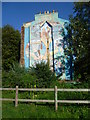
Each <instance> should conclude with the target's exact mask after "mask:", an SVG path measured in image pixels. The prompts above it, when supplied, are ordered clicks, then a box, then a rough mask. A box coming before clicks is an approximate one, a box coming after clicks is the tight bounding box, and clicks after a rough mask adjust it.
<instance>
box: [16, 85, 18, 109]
mask: <svg viewBox="0 0 90 120" xmlns="http://www.w3.org/2000/svg"><path fill="white" fill-rule="evenodd" d="M17 106H18V86H16V97H15V107H17Z"/></svg>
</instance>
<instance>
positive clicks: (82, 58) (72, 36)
mask: <svg viewBox="0 0 90 120" xmlns="http://www.w3.org/2000/svg"><path fill="white" fill-rule="evenodd" d="M89 13H90V2H85V3H84V2H80V3H79V2H78V3H74V14H73V15H71V16H70V24H69V25H66V29H67V31H68V36H65V38H66V37H67V38H66V39H67V42H68V43H69V47H68V49H67V50H66V51H67V52H68V54H72V55H73V56H74V58H76V59H75V62H74V66H75V72H76V74H77V75H78V74H81V78H82V79H83V80H88V79H89V68H90V58H89V54H90V42H89V38H90V19H89V17H90V15H89Z"/></svg>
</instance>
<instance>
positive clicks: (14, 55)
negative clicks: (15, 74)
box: [2, 25, 21, 70]
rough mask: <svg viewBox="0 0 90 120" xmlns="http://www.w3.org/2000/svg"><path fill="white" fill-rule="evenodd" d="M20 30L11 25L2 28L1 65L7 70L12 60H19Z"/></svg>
mask: <svg viewBox="0 0 90 120" xmlns="http://www.w3.org/2000/svg"><path fill="white" fill-rule="evenodd" d="M20 40H21V36H20V32H19V31H18V30H15V29H14V28H13V27H12V26H10V25H6V26H4V27H3V28H2V67H3V69H4V70H9V69H10V67H11V66H12V64H13V63H14V62H19V57H20V55H19V54H20V50H19V48H20Z"/></svg>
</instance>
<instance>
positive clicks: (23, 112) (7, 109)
mask: <svg viewBox="0 0 90 120" xmlns="http://www.w3.org/2000/svg"><path fill="white" fill-rule="evenodd" d="M2 110H3V111H2V117H3V118H63V119H64V118H76V119H77V118H80V119H85V118H87V119H89V116H88V110H89V108H88V107H87V105H76V104H72V105H65V104H59V106H58V111H57V112H56V111H55V110H54V104H49V103H48V104H45V103H44V104H39V103H38V104H35V103H27V104H26V103H19V105H18V107H17V108H16V107H15V106H14V103H13V102H5V101H4V102H3V104H2Z"/></svg>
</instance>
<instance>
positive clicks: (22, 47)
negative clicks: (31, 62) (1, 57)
mask: <svg viewBox="0 0 90 120" xmlns="http://www.w3.org/2000/svg"><path fill="white" fill-rule="evenodd" d="M20 65H21V66H24V26H22V28H21V48H20Z"/></svg>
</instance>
